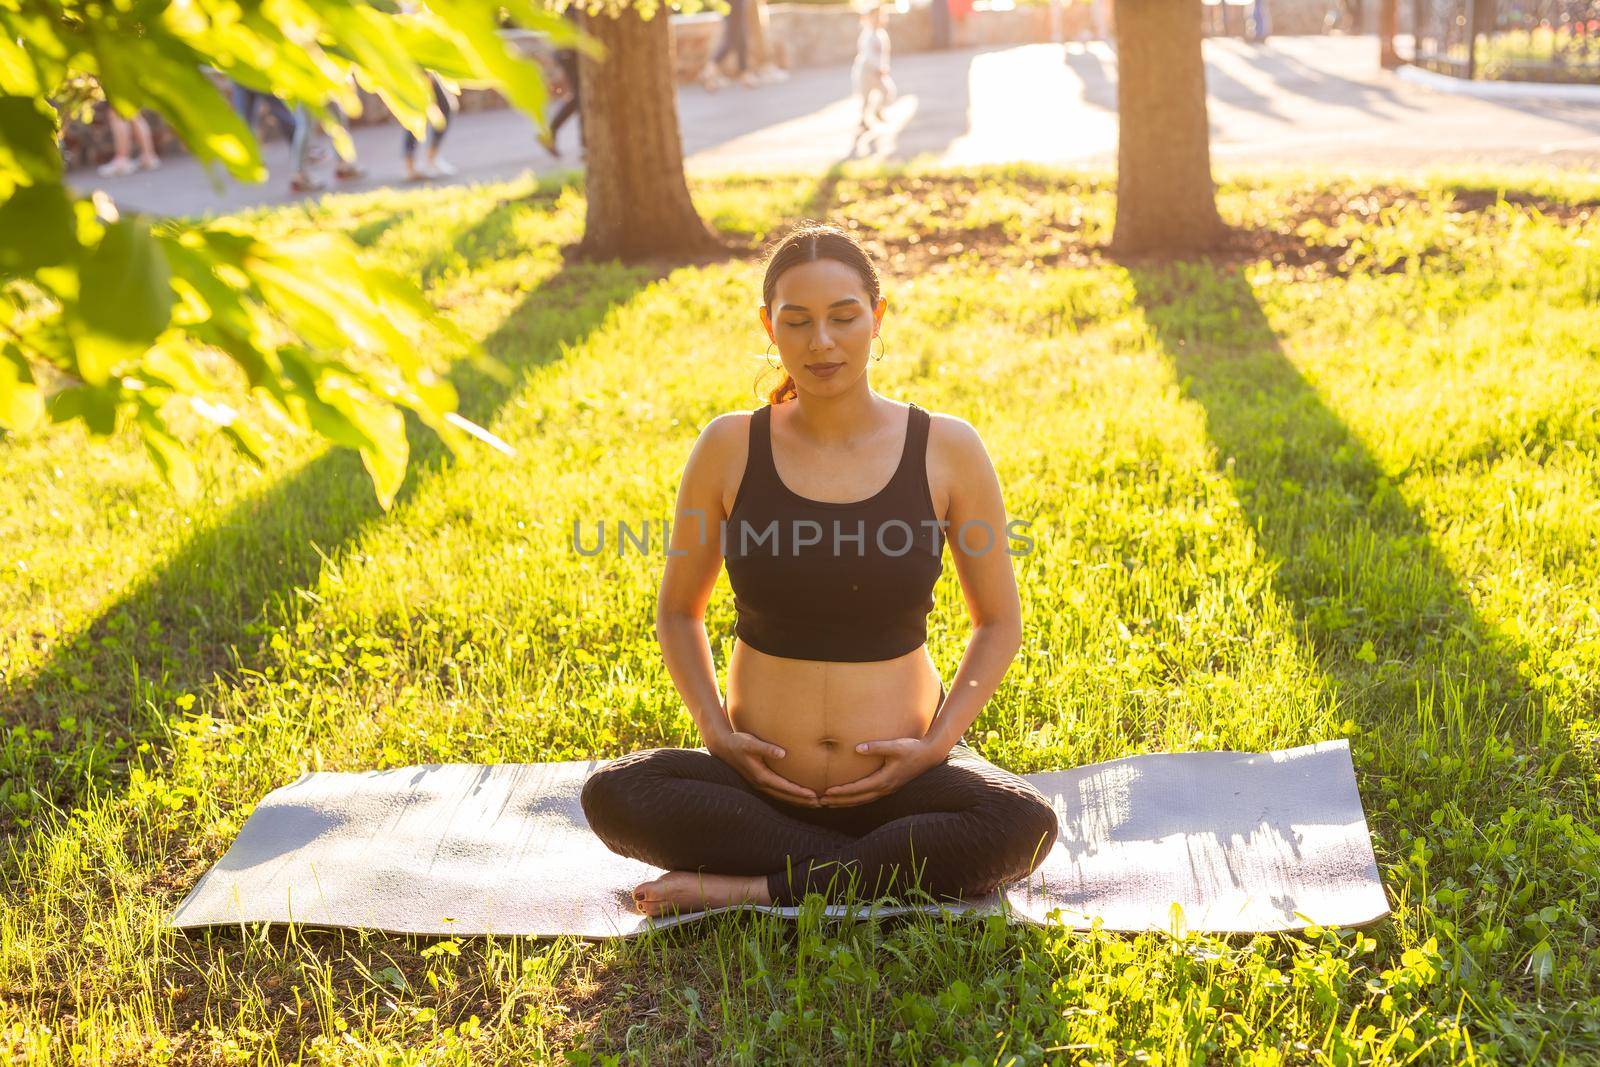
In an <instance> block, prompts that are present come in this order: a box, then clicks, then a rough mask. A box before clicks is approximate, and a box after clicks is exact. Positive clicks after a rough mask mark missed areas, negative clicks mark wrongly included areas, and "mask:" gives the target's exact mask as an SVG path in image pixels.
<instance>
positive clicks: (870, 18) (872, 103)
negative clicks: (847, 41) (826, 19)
mask: <svg viewBox="0 0 1600 1067" xmlns="http://www.w3.org/2000/svg"><path fill="white" fill-rule="evenodd" d="M883 14H884V5H883V4H872V5H870V6H869V7H867V8H865V9H863V10H862V12H861V33H860V35H859V36H857V37H856V59H855V63H854V64H853V65H852V66H851V68H850V80H851V82H852V83H853V84H854V86H855V90H856V92H857V93H858V94H859V95H860V97H861V129H862V130H865V129H867V128H868V122H867V115H868V113H869V112H870V113H871V115H872V118H873V120H874V121H876V122H882V121H883V105H884V104H886V103H888V102H889V101H891V100H893V99H894V97H895V88H894V82H893V81H891V80H890V79H889V31H888V30H886V29H884V28H883Z"/></svg>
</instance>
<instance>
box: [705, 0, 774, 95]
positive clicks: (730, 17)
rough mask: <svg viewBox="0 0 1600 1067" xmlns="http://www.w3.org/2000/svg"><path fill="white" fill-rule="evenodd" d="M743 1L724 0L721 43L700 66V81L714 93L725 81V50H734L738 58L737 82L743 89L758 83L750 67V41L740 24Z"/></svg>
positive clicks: (744, 2) (743, 11) (744, 3)
mask: <svg viewBox="0 0 1600 1067" xmlns="http://www.w3.org/2000/svg"><path fill="white" fill-rule="evenodd" d="M746 4H747V0H728V13H727V14H726V15H724V16H723V17H722V42H721V43H720V44H718V45H717V50H716V52H714V53H712V56H711V58H710V59H708V60H706V65H705V66H704V67H702V68H701V69H700V84H701V85H703V86H705V88H706V90H707V91H708V92H713V93H714V92H716V91H717V90H718V89H720V88H721V87H722V86H723V85H725V84H726V83H727V78H725V77H723V75H722V61H723V60H724V59H726V58H727V55H728V53H729V52H733V53H735V54H736V55H737V57H738V60H739V71H738V79H739V84H740V85H743V86H745V87H747V88H748V87H750V86H753V85H757V84H759V81H758V80H757V78H756V75H755V72H754V71H752V70H751V69H750V41H749V36H748V35H747V34H746V33H745V25H744V24H745V8H746Z"/></svg>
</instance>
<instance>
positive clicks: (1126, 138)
mask: <svg viewBox="0 0 1600 1067" xmlns="http://www.w3.org/2000/svg"><path fill="white" fill-rule="evenodd" d="M1116 20H1117V116H1118V133H1117V220H1116V227H1115V229H1114V230H1113V232H1112V241H1111V244H1112V248H1113V249H1115V250H1116V251H1118V252H1124V253H1135V252H1151V251H1191V250H1197V249H1203V248H1209V247H1212V246H1213V245H1215V244H1216V243H1217V242H1218V241H1219V240H1220V239H1221V238H1222V236H1223V234H1224V232H1225V231H1224V228H1223V225H1222V219H1221V218H1220V217H1219V216H1218V215H1217V203H1216V188H1215V186H1214V184H1213V183H1212V180H1211V131H1210V129H1209V127H1208V125H1207V121H1206V71H1205V62H1204V60H1203V59H1202V57H1201V54H1200V4H1199V3H1198V0H1117V6H1116Z"/></svg>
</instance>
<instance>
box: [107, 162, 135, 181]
mask: <svg viewBox="0 0 1600 1067" xmlns="http://www.w3.org/2000/svg"><path fill="white" fill-rule="evenodd" d="M138 169H139V164H137V163H135V162H134V161H133V160H131V159H113V160H112V161H111V162H109V163H102V164H101V165H100V173H101V175H102V176H104V177H107V178H121V177H123V176H125V175H128V174H132V173H133V172H134V171H136V170H138Z"/></svg>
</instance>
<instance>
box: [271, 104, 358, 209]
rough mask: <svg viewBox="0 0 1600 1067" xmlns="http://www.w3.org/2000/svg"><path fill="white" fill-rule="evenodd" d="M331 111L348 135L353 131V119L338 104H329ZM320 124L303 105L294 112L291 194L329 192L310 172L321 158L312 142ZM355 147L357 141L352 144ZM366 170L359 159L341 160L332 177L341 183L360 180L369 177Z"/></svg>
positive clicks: (290, 148) (290, 155) (290, 161)
mask: <svg viewBox="0 0 1600 1067" xmlns="http://www.w3.org/2000/svg"><path fill="white" fill-rule="evenodd" d="M328 110H329V111H331V112H333V117H334V119H335V120H336V121H337V122H338V123H339V125H341V126H343V127H344V128H345V130H346V132H348V131H349V129H350V117H349V116H348V115H346V114H345V113H344V108H342V107H340V106H339V104H338V103H337V102H336V101H332V100H330V101H329V102H328ZM317 129H318V126H317V123H316V120H315V119H314V118H312V116H311V108H310V107H308V106H307V105H305V104H300V105H298V106H296V107H295V110H294V137H293V139H292V140H291V141H290V143H289V165H290V166H291V167H293V168H294V169H293V172H292V173H291V174H290V175H289V191H290V192H291V193H309V192H315V191H316V190H319V189H326V188H327V187H328V186H327V183H326V182H324V181H322V180H321V179H320V178H318V177H317V176H316V175H314V174H312V173H311V163H312V162H314V161H315V160H316V159H318V158H319V156H318V153H317V151H316V149H315V148H314V147H313V146H312V143H311V142H312V140H313V139H314V138H315V137H316V134H317ZM350 143H351V146H352V148H353V147H354V145H355V141H354V140H352V141H351V142H350ZM366 173H367V172H366V169H365V168H364V167H362V166H361V164H360V163H358V162H357V161H356V160H354V159H351V160H349V161H346V160H344V159H341V160H339V162H338V164H336V165H335V166H334V168H333V176H334V177H335V178H337V179H339V180H340V181H347V180H349V179H351V178H360V177H364V176H365V175H366Z"/></svg>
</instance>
